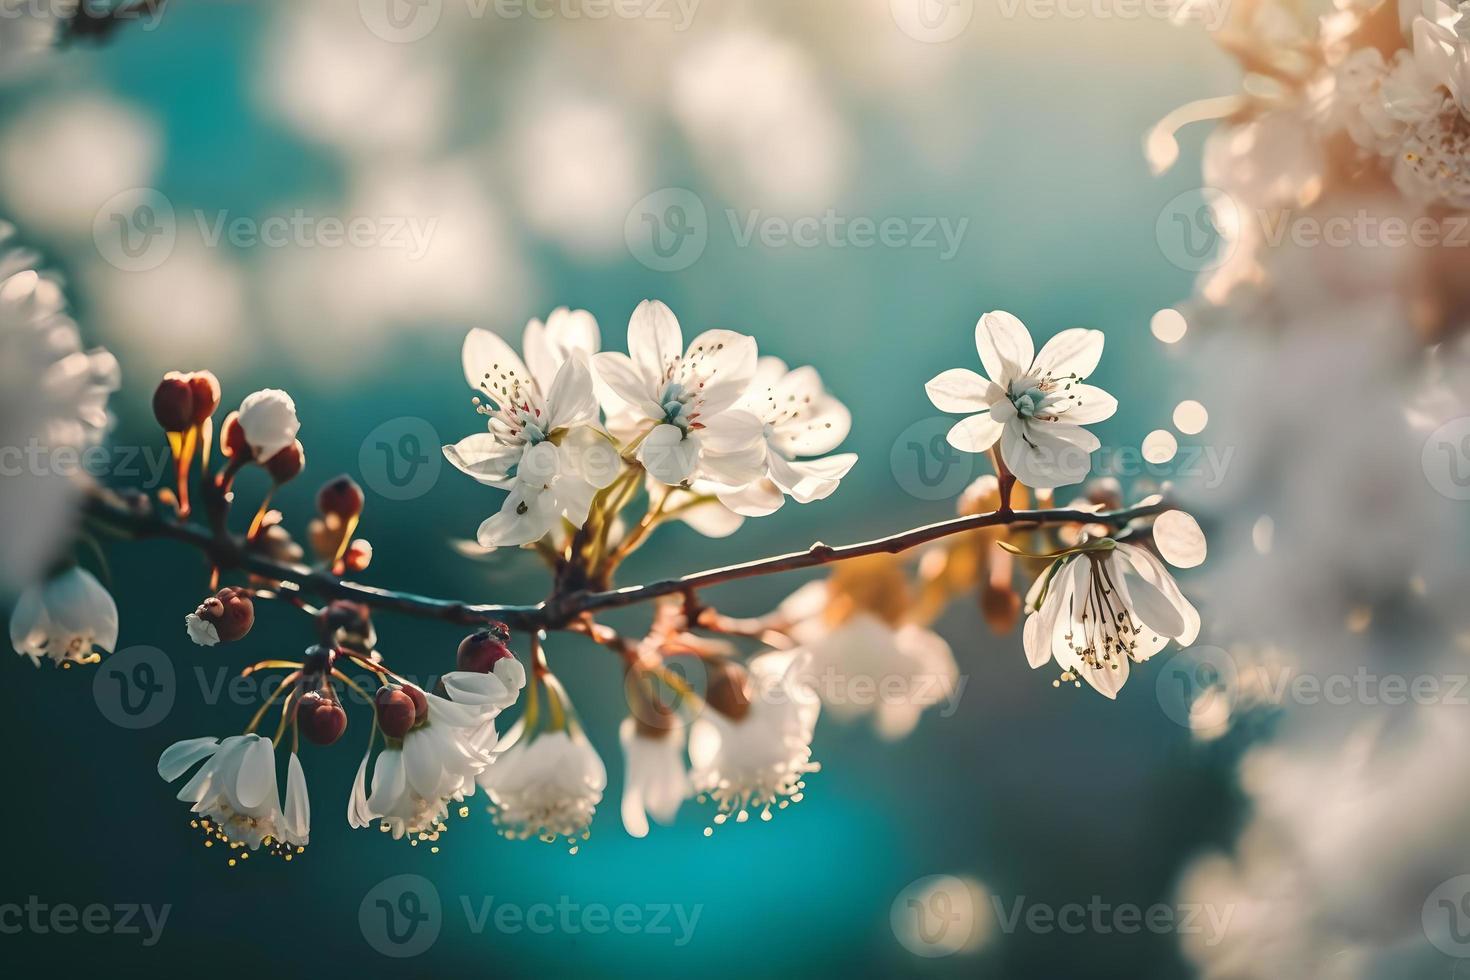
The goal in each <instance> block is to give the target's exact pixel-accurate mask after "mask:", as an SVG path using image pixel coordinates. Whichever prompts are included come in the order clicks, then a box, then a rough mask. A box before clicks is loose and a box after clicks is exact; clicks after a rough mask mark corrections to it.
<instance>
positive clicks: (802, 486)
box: [769, 453, 858, 504]
mask: <svg viewBox="0 0 1470 980" xmlns="http://www.w3.org/2000/svg"><path fill="white" fill-rule="evenodd" d="M857 460H858V458H857V453H839V454H837V455H835V456H824V457H822V458H821V459H812V460H804V461H797V462H790V461H787V460H785V459H782V458H781V457H780V456H778V455H776V454H775V453H772V454H771V456H770V459H769V465H770V470H771V479H772V481H774V482H775V484H776V486H778V487H780V488H781V489H782V490H784V491H786V492H787V493H789V494H791V499H792V500H795V501H796V502H797V503H799V504H809V503H811V502H812V501H814V500H825V499H826V498H827V497H830V496H831V495H832V492H833V491H835V490H836V489H837V485H838V484H839V483H840V482H842V478H843V477H845V476H846V475H847V473H848V471H849V470H851V469H852V468H853V465H854V464H856V463H857Z"/></svg>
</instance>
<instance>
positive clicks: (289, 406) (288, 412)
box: [239, 388, 301, 463]
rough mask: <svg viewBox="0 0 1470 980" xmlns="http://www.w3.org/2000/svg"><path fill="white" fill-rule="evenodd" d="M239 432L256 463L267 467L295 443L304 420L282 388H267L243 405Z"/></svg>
mask: <svg viewBox="0 0 1470 980" xmlns="http://www.w3.org/2000/svg"><path fill="white" fill-rule="evenodd" d="M239 421H240V430H241V431H242V432H244V433H245V441H246V442H248V443H249V444H250V451H251V452H252V453H254V454H255V458H256V460H257V461H259V462H261V463H264V462H265V461H266V460H268V459H270V458H271V457H272V456H274V455H276V453H278V452H280V451H281V450H282V449H285V448H286V447H287V446H289V445H291V444H292V443H293V442H295V441H296V434H297V433H298V432H300V431H301V420H300V419H298V418H297V417H296V403H295V402H294V401H292V400H291V396H290V395H288V394H286V393H285V392H284V391H281V390H280V389H279V388H264V389H262V390H260V391H256V392H252V393H251V394H249V395H246V396H245V400H244V401H242V402H241V403H240V418H239Z"/></svg>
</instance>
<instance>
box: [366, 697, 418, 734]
mask: <svg viewBox="0 0 1470 980" xmlns="http://www.w3.org/2000/svg"><path fill="white" fill-rule="evenodd" d="M373 707H374V708H375V709H376V710H377V712H378V727H379V728H381V729H382V730H383V734H384V735H387V736H388V737H389V738H403V737H404V736H405V735H407V734H408V733H409V731H410V730H411V729H412V728H413V725H414V721H415V720H417V718H418V710H417V709H416V708H415V706H414V703H413V698H411V697H409V696H408V695H407V694H405V693H404V692H403V689H402V688H394V687H384V688H380V689H379V690H378V694H377V697H375V698H374V699H373Z"/></svg>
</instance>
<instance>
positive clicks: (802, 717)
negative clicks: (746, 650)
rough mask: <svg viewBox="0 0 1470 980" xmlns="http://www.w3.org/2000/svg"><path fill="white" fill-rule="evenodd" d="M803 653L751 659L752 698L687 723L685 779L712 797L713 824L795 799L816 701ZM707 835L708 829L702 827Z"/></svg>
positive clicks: (808, 755)
mask: <svg viewBox="0 0 1470 980" xmlns="http://www.w3.org/2000/svg"><path fill="white" fill-rule="evenodd" d="M809 660H810V654H808V653H807V652H806V651H804V650H797V651H789V652H785V653H765V654H762V655H760V656H758V657H756V658H755V659H754V660H752V661H751V662H750V686H751V693H752V696H751V699H750V705H749V710H747V711H746V712H745V714H744V715H743V717H741V718H738V719H736V718H730V717H727V716H725V715H723V714H721V713H720V712H718V711H715V710H709V711H706V712H704V713H703V714H701V715H700V716H699V717H698V718H696V719H695V720H694V723H693V724H692V725H691V726H690V729H689V761H690V764H691V767H692V768H691V770H690V778H691V779H692V780H693V783H694V789H695V792H697V793H700V794H702V796H703V797H707V798H709V799H711V800H713V801H714V803H715V806H716V813H715V816H714V822H715V823H716V824H722V823H724V822H725V821H726V820H728V819H730V818H731V817H733V818H734V819H735V820H736V821H737V822H744V821H745V820H747V819H749V814H750V813H751V811H758V812H759V815H760V818H761V819H762V820H769V819H770V818H771V807H772V806H777V807H785V806H787V805H788V803H791V802H800V801H801V797H802V790H803V789H804V788H805V786H806V783H805V778H806V775H807V773H810V772H815V771H817V769H818V768H819V766H818V765H817V764H816V763H815V762H813V761H812V736H813V734H814V733H815V731H816V725H817V715H818V714H819V713H820V711H821V701H820V700H819V699H818V697H817V694H816V692H815V691H813V690H812V689H811V686H810V684H809V676H810V675H809V669H810V668H809ZM706 832H707V833H708V831H706Z"/></svg>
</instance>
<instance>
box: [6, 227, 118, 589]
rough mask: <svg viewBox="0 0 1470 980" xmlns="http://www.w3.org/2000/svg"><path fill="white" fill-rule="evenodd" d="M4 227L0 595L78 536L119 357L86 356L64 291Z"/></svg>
mask: <svg viewBox="0 0 1470 980" xmlns="http://www.w3.org/2000/svg"><path fill="white" fill-rule="evenodd" d="M12 233H13V229H12V228H11V227H10V226H9V225H8V224H6V223H5V222H3V221H0V445H3V446H8V447H14V448H15V449H16V450H18V451H19V453H20V455H19V456H18V457H17V458H18V459H19V460H20V465H15V463H14V462H12V465H11V466H10V467H9V468H8V469H9V472H8V473H7V474H6V476H5V478H4V479H3V480H0V541H4V542H5V547H4V548H0V592H5V593H10V592H13V591H14V590H19V589H22V588H24V587H26V586H28V585H31V584H33V583H34V582H35V581H36V580H37V579H38V578H39V577H40V575H41V573H42V572H43V571H44V570H45V568H46V567H47V566H48V565H49V564H50V563H51V562H53V561H55V559H56V557H57V555H58V553H59V552H60V551H61V550H62V548H63V547H64V545H65V542H66V539H67V537H68V535H69V534H70V533H71V531H72V529H73V525H74V522H75V518H76V513H75V511H76V503H77V485H76V481H75V480H74V479H72V477H73V476H74V475H75V474H76V472H77V471H78V470H79V467H78V465H77V464H76V460H77V459H79V458H80V454H81V453H83V452H84V451H86V450H88V449H90V448H92V447H94V446H96V445H98V444H99V443H100V442H101V440H102V437H103V436H104V435H105V434H106V431H107V428H108V426H109V424H110V422H111V417H110V416H109V414H108V411H107V399H108V395H109V394H110V393H112V392H113V391H116V390H117V388H118V381H119V378H118V367H117V360H116V359H115V358H114V357H113V356H112V355H111V354H109V353H108V352H107V351H105V350H101V349H97V350H91V351H86V350H83V349H82V343H81V336H80V333H79V331H78V329H77V324H76V322H75V321H74V320H72V318H71V317H70V315H68V313H67V309H66V298H65V296H64V295H63V294H62V291H61V288H60V287H59V286H58V284H57V283H56V282H55V281H54V280H52V279H50V278H47V277H46V276H44V275H42V274H40V273H38V272H36V271H35V265H36V259H37V257H36V255H35V254H34V253H32V252H30V251H27V250H25V249H21V248H17V247H15V246H14V244H13V242H12V241H11V236H12Z"/></svg>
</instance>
